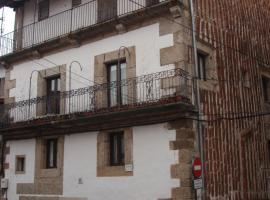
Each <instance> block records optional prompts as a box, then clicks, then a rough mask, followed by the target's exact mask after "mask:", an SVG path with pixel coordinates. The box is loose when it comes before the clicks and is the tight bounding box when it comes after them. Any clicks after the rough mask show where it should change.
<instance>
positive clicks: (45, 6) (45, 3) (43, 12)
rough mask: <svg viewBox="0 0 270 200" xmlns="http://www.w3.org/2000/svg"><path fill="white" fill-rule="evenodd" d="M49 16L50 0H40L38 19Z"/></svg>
mask: <svg viewBox="0 0 270 200" xmlns="http://www.w3.org/2000/svg"><path fill="white" fill-rule="evenodd" d="M48 17H49V0H40V1H39V3H38V20H39V21H40V20H43V19H46V18H48Z"/></svg>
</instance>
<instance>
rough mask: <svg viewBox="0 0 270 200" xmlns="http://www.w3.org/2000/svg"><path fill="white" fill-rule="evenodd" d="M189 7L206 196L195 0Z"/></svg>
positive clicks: (198, 128)
mask: <svg viewBox="0 0 270 200" xmlns="http://www.w3.org/2000/svg"><path fill="white" fill-rule="evenodd" d="M189 7H190V15H191V26H192V47H193V51H194V52H193V54H194V65H193V66H194V68H193V73H194V78H195V79H194V78H193V92H194V101H195V102H194V103H195V105H196V107H197V109H198V115H197V120H198V121H197V138H196V139H197V150H198V151H199V152H200V157H201V160H202V181H203V188H202V197H204V185H205V184H204V183H205V182H204V154H203V136H202V123H201V121H200V119H201V117H200V116H201V114H202V111H201V98H200V87H199V79H198V74H199V73H198V55H197V40H196V22H195V16H194V6H193V0H189Z"/></svg>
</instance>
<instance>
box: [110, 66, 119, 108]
mask: <svg viewBox="0 0 270 200" xmlns="http://www.w3.org/2000/svg"><path fill="white" fill-rule="evenodd" d="M109 72H110V106H115V105H117V83H116V80H117V65H111V66H110V69H109Z"/></svg>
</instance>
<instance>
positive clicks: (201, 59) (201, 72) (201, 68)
mask: <svg viewBox="0 0 270 200" xmlns="http://www.w3.org/2000/svg"><path fill="white" fill-rule="evenodd" d="M205 63H206V56H205V55H203V54H201V53H198V78H200V79H205V78H206V77H205V75H206V71H205V70H206V69H205Z"/></svg>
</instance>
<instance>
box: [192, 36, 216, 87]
mask: <svg viewBox="0 0 270 200" xmlns="http://www.w3.org/2000/svg"><path fill="white" fill-rule="evenodd" d="M197 48H198V52H199V53H202V54H204V55H207V57H206V63H205V70H206V80H199V85H200V87H201V88H202V89H205V90H212V91H218V90H219V87H218V81H217V79H218V76H217V60H216V50H215V49H214V48H212V47H210V46H209V45H207V44H205V43H204V42H200V41H198V42H197Z"/></svg>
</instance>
